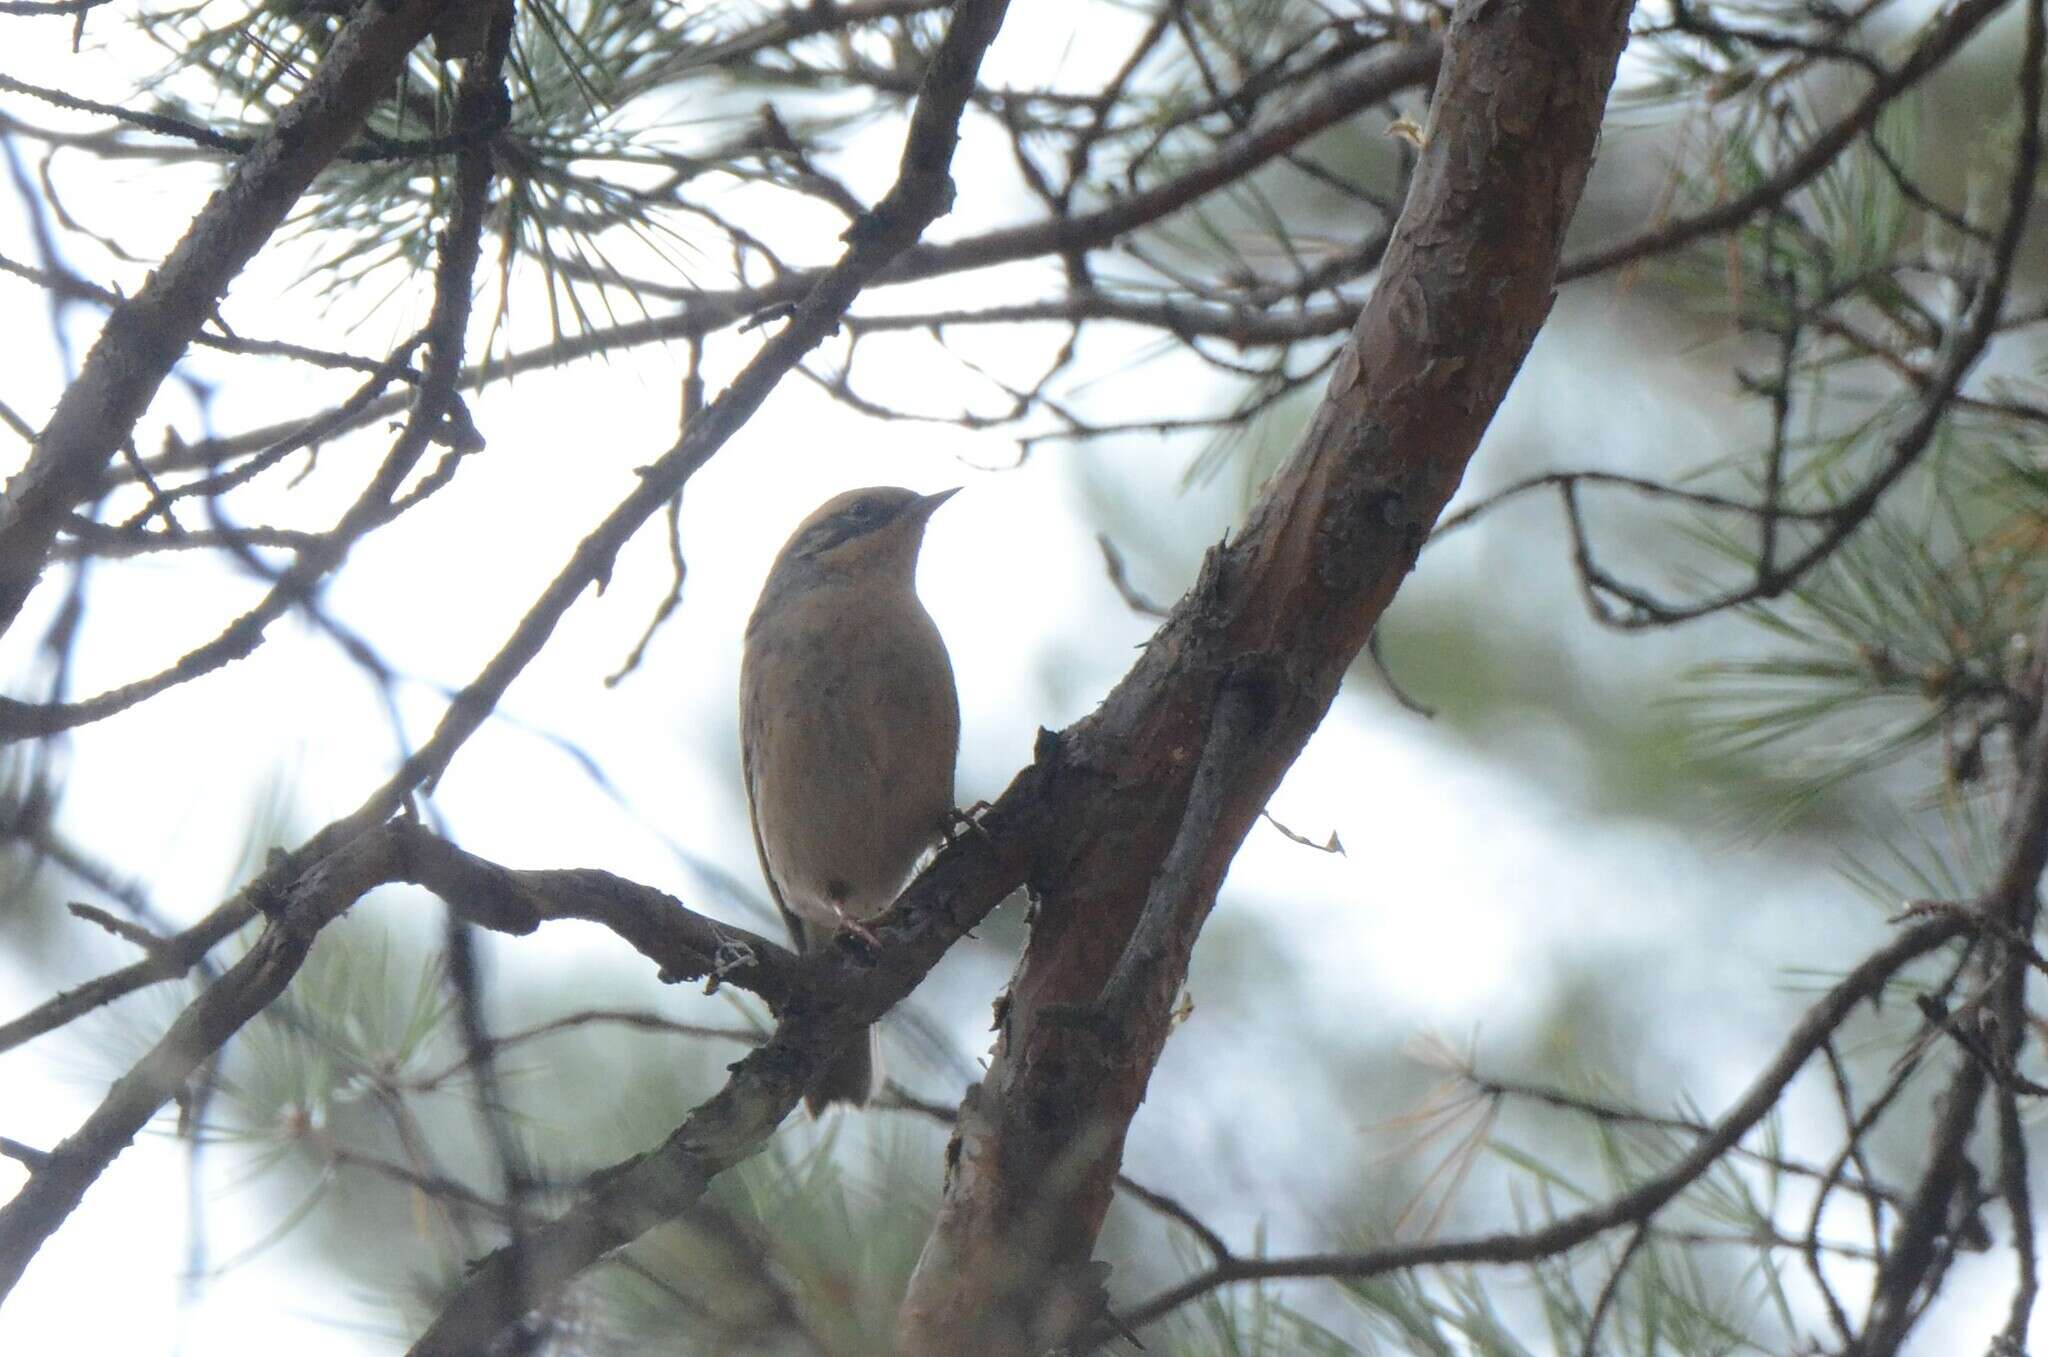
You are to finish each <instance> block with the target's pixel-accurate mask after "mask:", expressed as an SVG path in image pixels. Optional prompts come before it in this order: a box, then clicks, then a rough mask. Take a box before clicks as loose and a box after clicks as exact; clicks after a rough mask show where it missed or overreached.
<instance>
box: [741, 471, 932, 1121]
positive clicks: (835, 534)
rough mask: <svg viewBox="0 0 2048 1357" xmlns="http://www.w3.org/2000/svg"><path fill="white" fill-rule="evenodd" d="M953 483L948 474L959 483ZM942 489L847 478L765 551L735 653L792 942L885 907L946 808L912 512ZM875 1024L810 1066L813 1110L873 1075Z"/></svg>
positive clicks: (852, 928) (751, 789)
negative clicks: (775, 550) (854, 482)
mask: <svg viewBox="0 0 2048 1357" xmlns="http://www.w3.org/2000/svg"><path fill="white" fill-rule="evenodd" d="M956 489H957V488H956ZM955 493H956V490H942V491H940V492H939V493H937V494H934V495H920V494H917V493H916V492H915V491H911V490H904V489H900V488H897V487H894V486H873V487H869V488H866V489H861V490H849V491H847V492H846V493H844V494H842V495H837V496H835V497H833V498H832V499H829V500H827V501H825V503H824V504H822V505H820V506H819V507H818V508H817V510H816V511H814V512H813V513H812V514H811V516H810V517H809V518H806V519H805V520H804V521H803V523H802V524H800V525H799V526H798V527H797V530H796V531H795V532H794V533H793V534H791V536H790V539H789V541H788V542H787V543H785V544H784V545H783V548H782V550H781V552H780V553H779V554H778V555H777V556H776V557H775V563H774V564H773V565H772V566H771V567H770V568H769V571H768V579H767V582H766V583H765V584H763V585H762V588H761V597H760V600H759V601H758V602H757V603H756V604H755V605H754V611H753V615H752V616H751V617H750V618H749V619H748V621H747V630H746V640H745V643H744V645H743V646H742V648H741V658H740V692H739V709H740V710H739V719H740V762H741V765H742V772H743V774H744V777H745V781H746V789H747V811H748V818H749V820H750V821H751V822H752V824H753V829H754V848H755V851H756V852H757V853H758V854H759V855H760V859H761V874H762V876H764V877H765V878H766V879H767V882H768V890H769V893H770V894H771V895H772V896H773V897H774V899H775V904H776V907H777V908H778V909H779V910H781V912H782V917H783V919H784V921H785V922H786V923H788V925H789V930H790V936H791V938H792V939H793V940H794V941H795V943H796V945H797V948H798V949H799V950H811V949H816V948H818V947H821V946H824V945H826V944H828V943H830V942H831V941H832V940H833V938H834V937H835V936H837V935H838V934H840V933H841V932H842V931H844V932H851V933H852V934H854V935H855V936H857V937H869V936H871V935H869V934H868V933H867V930H866V928H865V927H864V922H865V921H866V920H868V919H870V918H873V917H874V916H875V915H877V914H879V913H880V912H881V911H883V910H884V909H886V908H888V906H889V905H890V903H891V902H893V901H894V900H895V898H896V894H897V892H898V891H899V890H901V889H902V887H903V884H904V882H905V881H906V880H907V879H908V878H909V876H910V873H911V869H912V868H913V867H915V866H916V865H917V861H918V858H919V857H920V856H922V855H923V853H924V851H925V850H926V849H927V848H928V847H930V846H931V845H932V843H933V842H934V841H936V840H937V839H938V838H940V837H941V836H942V835H943V834H944V833H946V831H947V829H948V827H949V826H950V824H951V823H952V820H953V819H954V817H955V815H956V813H957V812H956V810H955V802H954V800H953V771H954V761H955V760H956V758H957V757H958V755H959V749H960V699H959V693H958V690H957V689H956V688H955V686H954V682H953V662H952V659H951V657H949V656H948V655H947V653H946V643H945V640H944V638H943V637H941V636H940V635H939V629H938V626H937V624H935V623H934V622H933V621H932V619H931V614H929V613H927V612H926V611H925V609H924V604H923V603H921V602H920V601H919V600H918V597H917V587H916V574H917V557H918V551H919V549H920V548H921V547H922V546H923V544H924V532H925V525H926V524H927V523H928V522H929V521H930V519H931V516H932V514H933V512H934V511H935V510H937V509H938V507H939V506H940V505H941V504H944V503H945V502H946V501H947V500H948V499H950V498H951V497H952V496H953V495H954V494H955ZM873 1041H874V1039H873V1037H872V1036H871V1037H870V1039H869V1040H868V1041H867V1042H864V1043H857V1044H856V1045H854V1046H852V1047H851V1048H849V1049H848V1050H847V1051H846V1052H845V1053H844V1054H842V1055H840V1056H839V1057H838V1058H837V1059H836V1060H835V1061H834V1062H833V1063H832V1064H830V1065H828V1066H827V1067H826V1068H825V1069H824V1070H822V1071H821V1072H820V1073H819V1074H818V1075H817V1076H816V1077H814V1078H813V1079H812V1081H811V1082H810V1084H809V1086H808V1087H807V1088H806V1089H805V1091H804V1103H805V1106H807V1107H808V1108H809V1109H810V1111H811V1113H812V1115H813V1116H817V1115H821V1114H822V1113H823V1112H824V1110H825V1109H826V1108H827V1107H829V1106H830V1105H832V1104H834V1103H851V1104H855V1105H858V1104H860V1103H863V1102H866V1101H867V1099H868V1096H869V1095H870V1093H872V1092H873V1085H874V1078H875V1068H876V1062H875V1054H874V1050H873Z"/></svg>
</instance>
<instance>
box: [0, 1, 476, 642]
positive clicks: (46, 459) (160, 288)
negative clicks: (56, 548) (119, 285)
mask: <svg viewBox="0 0 2048 1357" xmlns="http://www.w3.org/2000/svg"><path fill="white" fill-rule="evenodd" d="M448 2H449V0H400V3H398V4H396V5H393V6H390V7H387V6H384V5H365V6H363V7H361V8H360V9H358V10H357V11H356V14H355V17H354V18H352V19H350V20H349V21H348V23H347V24H346V25H345V26H344V27H343V28H342V30H341V32H340V33H339V34H338V35H337V36H336V37H335V39H334V44H333V46H332V47H331V48H330V49H329V50H328V53H327V57H326V59H325V60H324V61H322V62H321V63H320V66H319V68H318V69H317V70H316V71H314V73H313V76H312V78H311V79H310V80H308V81H307V83H306V87H305V89H304V90H303V91H302V92H301V93H300V94H299V95H298V97H297V98H295V99H293V100H292V102H291V103H290V104H288V105H287V106H286V107H285V108H284V109H283V110H282V111H281V112H279V114H278V115H277V124H276V126H275V127H274V128H273V129H272V130H271V132H270V133H269V134H268V135H266V136H265V137H264V138H263V140H262V141H261V142H260V143H259V144H258V145H257V146H256V148H255V149H254V150H253V151H251V152H250V153H249V154H248V156H247V157H245V158H244V159H243V160H242V161H241V163H239V164H238V165H236V166H235V169H234V172H233V173H232V174H231V175H229V177H228V182H227V183H226V184H225V185H223V186H222V187H221V189H220V191H219V192H217V193H215V194H214V195H213V197H212V198H211V199H209V200H208V201H207V204H206V206H205V207H204V208H202V209H200V212H199V215H198V216H196V217H195V218H193V220H192V225H191V227H190V229H188V230H187V231H186V233H185V236H184V239H182V240H180V241H179V242H178V245H177V247H176V248H175V249H173V250H172V251H171V253H170V255H169V256H168V257H167V258H166V259H165V260H164V262H163V264H162V265H161V266H160V267H159V268H158V269H157V270H156V272H155V273H153V274H152V275H151V276H150V279H149V281H148V282H147V283H146V284H144V286H143V288H142V290H141V291H140V292H138V293H136V294H135V296H134V297H132V298H130V299H128V300H127V301H125V302H122V303H121V304H120V305H118V306H116V307H115V308H114V310H113V312H112V314H110V315H109V316H108V317H107V322H106V325H105V327H104V328H103V329H102V330H101V331H100V337H99V339H98V341H97V342H96V343H94V345H93V347H92V351H91V352H90V353H89V354H87V355H86V360H85V365H84V367H83V368H82V369H81V370H80V372H79V374H78V377H77V378H76V379H75V380H74V381H73V382H72V383H71V385H70V386H69V387H68V388H66V390H65V392H64V395H63V397H62V398H61V399H60V400H59V401H58V403H57V408H56V410H55V411H54V412H53V413H52V414H51V416H50V421H49V423H48V424H47V425H45V426H44V428H43V433H42V437H41V438H39V439H38V440H37V441H36V446H35V449H34V451H33V452H32V453H31V454H30V456H29V460H28V464H27V465H26V466H25V467H23V468H22V470H21V471H20V472H19V473H18V474H16V475H15V476H14V477H13V478H12V479H10V480H9V481H8V483H7V494H6V497H5V499H4V500H0V631H4V630H5V629H6V628H7V627H8V626H10V625H12V624H13V622H14V619H15V617H16V615H17V614H18V613H19V612H20V611H21V607H22V604H23V603H24V602H25V601H26V600H27V598H28V595H29V592H30V591H31V590H32V589H34V588H35V585H36V581H37V580H38V579H39V578H41V575H42V569H43V562H44V561H45V559H46V558H47V557H48V556H49V552H50V544H51V543H52V542H54V541H55V540H56V537H57V533H58V531H59V530H60V529H61V528H62V527H63V525H64V523H65V521H66V519H67V517H68V516H69V514H70V513H71V511H72V510H73V509H74V508H76V507H77V505H78V504H79V503H80V502H81V501H83V500H86V499H89V498H91V497H92V496H93V489H92V487H93V486H94V484H95V483H96V482H97V481H98V479H99V475H100V471H101V469H102V468H103V467H105V466H106V464H107V462H108V461H109V460H110V459H111V458H112V457H113V456H114V453H115V452H116V451H117V450H118V449H119V448H120V446H121V444H122V443H123V441H124V440H126V439H127V438H128V437H129V436H130V434H131V433H132V432H133V431H134V427H135V421H136V420H137V419H139V418H140V417H141V415H142V411H143V409H144V408H145V407H146V406H147V405H148V404H149V402H150V400H151V398H152V397H154V396H155V394H156V390H157V388H158V387H159V386H160V385H162V383H163V380H164V378H165V377H167V376H168V375H169V374H170V371H171V367H172V365H173V364H175V363H176V362H177V361H178V359H179V357H180V356H181V355H182V354H183V353H184V352H185V349H186V346H187V345H189V344H190V343H191V342H192V338H193V336H194V335H196V334H197V333H198V332H199V327H200V326H201V325H203V324H205V323H206V321H207V319H208V318H209V317H210V316H211V315H212V314H213V311H214V308H215V305H216V304H217V303H218V302H219V300H220V298H221V295H222V294H223V293H224V292H225V291H226V290H227V286H228V284H229V282H231V281H232V280H233V279H234V277H235V275H236V274H238V273H240V272H241V271H242V268H243V266H244V265H246V264H247V263H248V262H249V260H250V259H251V258H253V257H254V256H255V254H256V251H257V250H258V249H260V248H261V247H262V245H263V243H264V241H266V240H268V239H269V238H270V234H271V232H273V231H275V230H276V229H277V227H278V225H279V224H280V223H281V222H282V221H283V220H284V217H285V213H287V212H288V211H290V210H291V206H292V204H293V203H295V202H297V201H298V199H299V195H300V194H301V193H303V192H305V190H306V187H307V186H308V185H309V184H311V183H312V181H313V177H314V175H316V174H318V173H319V172H320V170H321V169H322V168H323V167H324V166H326V165H327V163H328V162H329V161H331V160H333V159H334V157H335V156H336V155H338V154H339V153H340V152H341V149H342V147H343V146H345V145H346V144H347V143H348V141H349V139H350V138H351V137H353V136H354V135H355V133H356V131H357V129H359V128H360V127H361V126H362V123H363V120H364V118H365V117H367V116H368V114H369V111H370V109H371V107H372V106H373V105H374V104H375V103H376V102H377V100H378V99H380V98H382V97H383V95H384V92H385V91H386V90H387V89H389V88H390V87H391V84H392V82H393V81H394V80H396V79H397V77H398V73H399V71H400V70H401V69H403V67H404V64H405V59H406V56H407V55H408V54H409V53H410V52H411V51H412V49H413V47H414V46H416V45H417V44H418V43H419V41H420V39H421V38H423V37H425V36H426V33H427V29H428V28H429V27H430V26H431V24H432V23H433V20H434V16H435V15H436V13H438V12H439V10H440V8H441V7H442V5H444V4H446V3H448Z"/></svg>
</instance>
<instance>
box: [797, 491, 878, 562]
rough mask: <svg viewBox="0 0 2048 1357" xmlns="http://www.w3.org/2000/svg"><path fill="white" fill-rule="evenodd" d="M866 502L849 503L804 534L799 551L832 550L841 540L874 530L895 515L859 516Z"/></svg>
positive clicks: (817, 551)
mask: <svg viewBox="0 0 2048 1357" xmlns="http://www.w3.org/2000/svg"><path fill="white" fill-rule="evenodd" d="M867 507H868V506H867V505H865V504H849V505H848V506H846V508H844V509H842V510H840V511H839V512H838V513H836V514H834V515H832V517H830V518H828V519H826V520H825V521H824V522H823V523H820V524H819V525H818V526H817V527H815V528H812V529H811V530H810V531H809V532H807V533H805V534H804V540H803V541H802V543H801V544H799V545H798V547H797V551H798V552H799V553H800V554H802V555H805V556H815V555H817V554H818V553H819V552H821V551H830V550H831V549H832V548H833V547H836V546H838V545H839V544H840V543H841V542H846V541H850V540H852V539H853V538H856V537H859V536H860V535H861V534H863V533H867V532H872V531H874V530H875V529H876V528H879V527H881V526H882V525H883V524H884V523H886V522H888V521H889V519H890V518H891V517H893V515H888V514H883V515H880V516H877V517H873V518H863V517H859V516H858V515H859V514H860V512H861V510H863V509H866V508H867Z"/></svg>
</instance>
